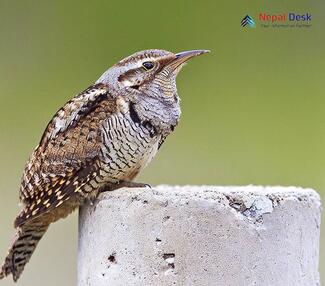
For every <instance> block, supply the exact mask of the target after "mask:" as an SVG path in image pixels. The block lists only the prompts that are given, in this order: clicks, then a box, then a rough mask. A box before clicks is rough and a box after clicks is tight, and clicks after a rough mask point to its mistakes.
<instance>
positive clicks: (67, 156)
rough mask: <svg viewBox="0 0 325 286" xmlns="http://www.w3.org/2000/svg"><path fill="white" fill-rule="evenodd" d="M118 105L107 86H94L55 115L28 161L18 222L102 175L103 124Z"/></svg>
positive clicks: (55, 205)
mask: <svg viewBox="0 0 325 286" xmlns="http://www.w3.org/2000/svg"><path fill="white" fill-rule="evenodd" d="M115 106H116V104H115V101H114V100H113V99H112V97H110V96H109V93H108V89H107V87H106V86H105V85H103V84H96V85H94V86H91V87H90V88H88V89H86V90H85V91H84V92H82V93H80V94H79V95H78V96H76V97H75V98H74V99H72V100H70V101H69V102H68V103H67V104H66V105H65V106H64V107H63V108H61V109H60V110H59V111H58V112H57V113H56V115H55V116H54V118H53V119H52V120H51V122H50V123H49V124H48V126H47V128H46V130H45V132H44V134H43V137H42V139H41V142H40V144H39V146H38V147H37V148H36V150H35V151H34V153H33V154H32V156H31V158H30V160H29V162H28V164H27V165H26V168H25V172H24V175H23V179H22V184H21V192H20V199H21V200H22V201H23V203H24V205H25V207H24V209H23V211H22V212H21V213H20V215H19V216H18V217H17V219H16V222H15V225H16V226H19V225H21V224H23V223H25V222H26V221H29V220H32V219H34V218H36V217H38V216H40V215H41V214H43V213H45V212H48V211H49V210H50V209H53V208H56V207H58V206H59V205H61V204H62V203H63V202H64V201H67V200H68V199H69V198H71V196H73V194H76V193H78V192H80V189H81V188H82V187H83V186H84V185H85V184H87V183H88V182H90V181H91V180H93V179H95V178H96V177H97V176H98V173H99V163H98V157H99V153H100V142H101V130H100V125H101V122H102V121H103V120H105V119H107V118H108V117H109V116H110V115H111V114H112V113H113V112H114V110H115Z"/></svg>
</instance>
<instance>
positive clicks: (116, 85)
mask: <svg viewBox="0 0 325 286" xmlns="http://www.w3.org/2000/svg"><path fill="white" fill-rule="evenodd" d="M207 52H209V51H207V50H193V51H186V52H181V53H177V54H174V53H171V52H168V51H164V50H146V51H141V52H138V53H135V54H133V55H131V56H129V57H127V58H125V59H123V60H121V61H120V62H118V63H117V64H115V65H114V66H113V67H111V68H110V69H108V70H107V71H106V72H105V73H104V74H103V75H102V76H101V77H100V78H99V80H98V81H97V83H98V82H101V83H105V84H107V85H108V86H111V87H112V88H113V89H114V90H116V91H118V92H119V93H122V94H133V95H134V96H137V95H139V96H141V97H143V96H145V97H151V98H156V99H160V100H164V101H169V102H171V101H174V102H175V101H178V95H177V89H176V76H177V74H178V73H179V71H180V70H181V68H182V67H183V66H184V64H185V63H186V62H187V61H188V60H189V59H191V58H193V57H196V56H198V55H202V54H205V53H207Z"/></svg>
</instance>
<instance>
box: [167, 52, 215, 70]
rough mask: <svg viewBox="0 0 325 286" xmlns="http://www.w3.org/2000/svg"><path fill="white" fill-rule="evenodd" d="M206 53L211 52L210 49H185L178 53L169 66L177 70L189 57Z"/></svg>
mask: <svg viewBox="0 0 325 286" xmlns="http://www.w3.org/2000/svg"><path fill="white" fill-rule="evenodd" d="M206 53H210V51H209V50H193V51H185V52H181V53H178V54H176V55H175V56H176V57H175V58H174V59H173V60H172V61H171V62H170V63H169V66H170V67H172V68H173V70H177V68H178V67H180V66H181V65H182V64H183V63H185V62H187V61H188V60H189V59H191V58H194V57H196V56H199V55H203V54H206Z"/></svg>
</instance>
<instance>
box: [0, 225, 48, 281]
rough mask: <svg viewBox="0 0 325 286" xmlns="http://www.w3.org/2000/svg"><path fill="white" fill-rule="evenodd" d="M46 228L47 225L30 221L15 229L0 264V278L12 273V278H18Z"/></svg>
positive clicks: (15, 279)
mask: <svg viewBox="0 0 325 286" xmlns="http://www.w3.org/2000/svg"><path fill="white" fill-rule="evenodd" d="M47 229H48V225H44V224H42V223H40V222H31V223H29V224H25V225H22V226H21V227H19V228H18V229H17V232H16V235H15V237H14V240H13V244H12V246H11V248H10V249H9V252H8V254H7V257H6V259H5V262H4V264H3V265H2V268H1V272H0V279H2V278H4V277H6V276H8V275H10V274H12V277H13V280H14V281H15V282H16V281H17V280H18V278H19V277H20V275H21V273H22V272H23V270H24V267H25V265H26V263H27V262H28V261H29V259H30V257H31V256H32V254H33V252H34V250H35V248H36V246H37V244H38V242H39V241H40V239H41V238H42V236H43V235H44V234H45V232H46V230H47Z"/></svg>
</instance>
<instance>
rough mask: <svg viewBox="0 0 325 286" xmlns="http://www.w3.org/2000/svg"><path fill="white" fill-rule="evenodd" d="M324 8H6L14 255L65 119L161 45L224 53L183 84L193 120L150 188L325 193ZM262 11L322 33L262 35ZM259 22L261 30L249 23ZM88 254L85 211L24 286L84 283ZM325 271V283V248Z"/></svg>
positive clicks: (2, 90)
mask: <svg viewBox="0 0 325 286" xmlns="http://www.w3.org/2000/svg"><path fill="white" fill-rule="evenodd" d="M324 8H325V2H324V1H316V0H311V1H296V0H295V1H294V0H290V1H286V2H285V3H284V1H280V0H276V1H249V2H248V1H216V0H212V1H189V0H187V1H156V2H154V1H126V0H125V1H36V0H35V1H4V0H0V35H1V40H0V99H1V101H0V107H1V112H0V136H1V137H0V138H1V140H0V160H1V163H0V194H1V199H0V250H1V252H0V253H1V257H4V255H5V253H6V251H7V248H8V246H9V243H10V240H11V237H12V235H13V227H12V222H13V219H14V217H15V215H16V214H17V213H18V211H19V207H18V205H17V204H18V190H19V184H20V177H21V173H22V169H23V167H24V164H25V162H26V160H27V158H28V156H29V154H30V153H31V151H32V150H33V148H34V147H35V146H36V145H37V143H38V141H39V139H40V136H41V134H42V132H43V130H44V128H45V126H46V124H47V122H48V121H49V120H50V119H51V117H52V115H53V114H54V112H55V111H56V110H57V109H58V108H59V107H61V106H62V105H63V104H64V103H65V102H66V101H67V100H68V99H69V98H71V97H72V96H73V95H74V94H76V93H78V92H79V91H82V90H83V89H84V88H86V87H87V86H89V85H90V84H91V83H92V82H94V81H95V80H96V79H97V78H98V77H99V76H100V75H101V73H102V72H104V71H105V69H107V68H108V67H109V66H111V65H112V64H114V63H115V62H117V61H118V60H119V59H121V58H123V57H125V56H127V55H129V54H131V53H133V52H136V51H138V50H143V49H148V48H161V49H167V50H171V51H175V52H179V51H183V50H189V49H210V50H211V51H212V53H211V54H209V55H205V56H202V57H199V58H197V59H194V60H193V61H191V62H190V63H189V64H188V65H187V66H186V67H185V68H184V69H183V70H182V72H181V74H180V75H179V77H178V91H179V95H180V96H181V98H182V111H183V114H182V118H181V122H180V125H179V127H178V128H177V129H176V131H175V133H174V134H173V135H171V136H170V138H168V140H167V142H166V143H165V145H164V146H163V148H162V149H161V151H160V152H159V154H158V155H157V157H156V159H155V160H154V162H153V163H152V164H151V165H150V166H149V167H148V168H147V169H146V170H145V171H144V172H143V174H142V175H141V176H140V177H139V179H138V180H139V181H142V182H148V183H150V184H153V185H155V184H161V183H168V184H213V185H247V184H257V185H259V184H261V185H284V186H289V185H296V186H303V187H312V188H314V189H316V190H317V191H319V192H320V194H321V195H323V196H325V177H324V173H325V132H324V127H325V98H324V96H325V94H324V81H325V77H324V76H325V69H324V64H325V57H324V50H325V32H324V24H325V17H324V11H325V10H324ZM259 12H268V13H286V12H297V13H306V12H309V13H311V14H312V27H310V28H304V29H302V28H294V29H285V28H282V29H274V28H268V29H265V28H261V27H260V24H259V23H258V21H257V19H258V13H259ZM246 14H250V15H251V16H252V17H253V18H254V19H255V21H256V26H257V27H256V28H255V29H250V28H245V29H243V28H241V27H240V21H241V19H242V18H243V17H244V16H245V15H246ZM323 229H325V225H323ZM324 242H325V234H324V231H323V235H322V243H321V244H324ZM76 253H77V214H76V213H75V214H74V215H72V216H70V217H69V218H68V219H66V220H62V221H60V222H58V223H56V224H54V225H53V226H51V228H50V230H49V231H48V233H47V234H46V236H45V237H44V239H43V240H42V241H41V242H40V245H39V247H38V249H37V250H36V252H35V254H34V255H33V257H32V259H31V262H30V263H29V264H28V265H27V267H26V269H25V272H24V273H23V275H22V278H21V280H20V281H19V282H18V284H17V285H34V286H37V285H74V283H75V280H76V262H77V259H76ZM320 271H321V272H322V276H323V277H324V279H325V249H324V248H322V250H321V261H320ZM324 282H325V280H324ZM1 283H2V284H1V285H13V283H12V282H11V279H7V280H5V282H1Z"/></svg>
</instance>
